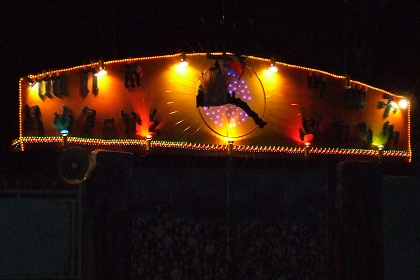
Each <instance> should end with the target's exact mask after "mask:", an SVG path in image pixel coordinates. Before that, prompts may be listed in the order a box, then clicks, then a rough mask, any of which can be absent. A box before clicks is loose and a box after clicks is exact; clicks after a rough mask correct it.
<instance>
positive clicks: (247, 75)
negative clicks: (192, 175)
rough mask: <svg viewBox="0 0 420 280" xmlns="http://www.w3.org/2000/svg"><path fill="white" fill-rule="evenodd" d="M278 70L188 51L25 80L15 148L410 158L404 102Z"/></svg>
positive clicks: (332, 79)
mask: <svg viewBox="0 0 420 280" xmlns="http://www.w3.org/2000/svg"><path fill="white" fill-rule="evenodd" d="M181 62H182V63H181ZM272 63H273V61H272V60H269V59H263V58H258V57H253V56H247V57H246V56H238V55H234V54H225V53H224V54H221V53H216V54H204V53H200V54H184V53H183V54H174V55H166V56H156V57H145V58H133V59H123V60H115V61H108V62H103V61H100V62H98V63H92V64H88V65H81V66H77V67H73V68H68V69H62V70H57V71H52V72H48V73H43V74H40V75H30V76H27V77H25V78H22V79H21V80H20V82H19V90H20V93H19V94H20V108H19V112H20V115H19V116H20V118H19V119H20V124H19V125H20V136H19V138H18V139H16V140H15V141H13V145H14V146H15V147H16V148H19V149H20V150H24V149H37V148H46V149H54V148H55V147H59V146H60V145H61V144H60V143H62V140H63V139H62V138H63V136H62V135H63V133H64V134H65V135H66V141H67V142H66V143H68V144H69V145H80V146H84V147H85V148H86V149H98V148H105V149H107V148H109V149H116V150H128V151H133V152H149V151H151V150H152V151H156V152H162V153H180V154H183V153H185V154H191V153H193V154H194V153H197V154H200V153H202V154H212V155H216V156H217V155H227V154H228V153H229V154H230V156H249V154H250V153H252V154H253V156H255V157H259V156H264V157H267V156H268V157H276V156H281V155H292V156H294V155H296V156H302V155H306V156H308V155H312V154H313V155H321V154H333V155H342V156H349V157H351V156H374V157H376V156H378V155H379V154H381V155H382V156H384V157H387V158H391V159H402V160H407V161H409V160H410V159H411V146H410V103H409V101H408V100H406V99H405V98H404V97H403V96H400V95H396V94H392V93H390V92H386V91H384V90H381V89H378V88H374V87H372V86H369V85H366V84H363V83H360V82H356V81H352V80H349V79H346V78H345V77H343V76H338V75H333V74H330V73H327V72H324V71H319V70H315V69H310V68H305V67H300V66H294V65H289V64H285V63H279V62H275V61H274V64H275V65H274V66H276V67H277V69H278V71H272V70H270V69H269V68H270V66H273V65H272ZM105 70H106V75H102V74H103V73H105Z"/></svg>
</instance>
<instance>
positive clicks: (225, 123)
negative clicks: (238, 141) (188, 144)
mask: <svg viewBox="0 0 420 280" xmlns="http://www.w3.org/2000/svg"><path fill="white" fill-rule="evenodd" d="M220 58H221V59H216V61H215V63H214V64H213V65H211V66H210V67H209V68H207V69H206V70H205V71H204V72H203V73H202V75H201V78H200V80H199V82H198V90H197V97H196V105H197V108H198V110H199V113H200V116H201V118H202V119H203V121H204V122H205V124H206V125H207V126H208V127H209V128H210V129H211V130H212V131H213V132H214V133H216V134H218V135H220V136H223V137H226V138H241V137H244V136H246V135H248V134H249V133H251V132H252V131H253V130H254V129H256V128H258V127H259V128H263V127H264V126H265V125H266V124H267V123H266V122H265V121H264V120H263V116H264V111H265V92H264V88H263V86H262V83H261V81H260V79H259V78H258V75H257V74H256V73H255V71H254V70H253V69H252V68H250V67H249V66H247V65H246V64H245V62H244V59H238V58H237V57H235V56H222V57H220Z"/></svg>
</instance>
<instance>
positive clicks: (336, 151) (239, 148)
mask: <svg viewBox="0 0 420 280" xmlns="http://www.w3.org/2000/svg"><path fill="white" fill-rule="evenodd" d="M66 142H67V143H71V144H76V145H93V146H146V147H148V150H149V149H150V148H151V147H152V146H153V147H157V148H166V149H187V150H197V151H214V152H220V151H231V152H239V153H240V152H256V153H288V154H301V153H311V154H330V155H364V156H377V155H378V153H382V154H383V155H384V156H394V157H410V153H409V152H406V151H398V150H387V151H385V150H384V151H383V150H382V148H383V147H382V148H381V147H379V148H378V150H364V149H343V148H320V147H310V146H305V147H279V146H245V145H233V141H229V142H228V144H227V145H218V144H197V143H187V142H174V141H156V140H153V141H152V139H151V138H146V139H144V140H143V139H108V140H104V139H92V138H79V137H68V138H66ZM19 143H20V144H48V143H63V137H59V136H53V137H38V136H28V137H21V138H20V139H18V140H16V141H15V142H14V143H12V144H14V145H17V144H19ZM229 146H230V147H229Z"/></svg>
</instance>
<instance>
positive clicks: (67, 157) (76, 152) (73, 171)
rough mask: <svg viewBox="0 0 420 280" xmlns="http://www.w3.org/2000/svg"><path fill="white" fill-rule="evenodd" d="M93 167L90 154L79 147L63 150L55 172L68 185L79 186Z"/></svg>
mask: <svg viewBox="0 0 420 280" xmlns="http://www.w3.org/2000/svg"><path fill="white" fill-rule="evenodd" d="M94 166H95V162H94V158H93V157H92V156H91V154H90V153H89V152H88V151H86V150H84V149H82V148H79V147H70V148H67V149H65V150H63V151H62V152H61V154H60V156H59V158H58V161H57V171H58V175H59V176H60V178H61V179H62V180H63V181H65V182H67V183H69V184H74V185H77V184H80V183H81V182H83V181H85V180H86V179H87V178H89V176H90V174H91V173H92V170H93V168H94Z"/></svg>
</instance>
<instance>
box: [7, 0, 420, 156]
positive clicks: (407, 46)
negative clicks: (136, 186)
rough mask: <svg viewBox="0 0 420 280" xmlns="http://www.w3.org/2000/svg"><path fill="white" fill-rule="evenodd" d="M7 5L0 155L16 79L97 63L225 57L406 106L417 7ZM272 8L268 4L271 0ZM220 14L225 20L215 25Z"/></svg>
mask: <svg viewBox="0 0 420 280" xmlns="http://www.w3.org/2000/svg"><path fill="white" fill-rule="evenodd" d="M179 2H181V1H114V3H113V2H112V1H80V2H79V1H74V2H73V1H63V2H61V1H60V2H59V1H6V2H3V3H2V5H1V7H0V23H1V25H0V28H1V31H0V36H1V37H0V42H1V43H0V44H1V45H0V48H1V49H0V57H1V76H0V77H1V79H0V80H1V87H0V94H1V98H0V102H1V103H0V104H1V107H0V108H1V110H0V120H1V126H0V137H1V138H0V139H1V147H2V150H1V151H2V154H4V153H5V152H6V151H8V150H9V146H10V142H11V141H12V140H13V139H15V138H17V137H18V134H19V133H18V93H19V90H18V81H19V78H20V77H22V76H25V75H28V74H40V73H42V72H43V71H49V70H55V69H63V68H67V67H73V66H77V65H82V64H85V63H90V62H94V61H98V60H99V59H104V60H105V61H107V60H113V59H123V58H129V57H133V58H134V57H144V56H153V55H165V54H174V53H177V52H178V51H179V50H180V49H182V50H184V51H186V52H187V53H190V52H215V51H224V50H225V51H227V52H233V53H240V54H245V55H253V56H260V57H264V58H270V57H272V56H275V57H276V59H277V61H281V62H285V63H290V64H295V65H300V66H306V67H312V68H315V69H320V70H325V71H328V72H331V73H334V74H340V75H344V74H346V73H348V74H350V76H351V78H352V79H354V80H357V81H360V82H364V83H367V84H369V85H372V86H376V87H379V88H382V89H384V90H387V91H391V92H392V93H396V94H401V95H404V96H407V97H409V98H410V99H411V100H412V108H413V112H414V113H413V119H412V124H413V137H414V142H416V139H417V138H419V137H418V135H419V133H417V132H416V131H419V129H418V128H417V126H419V125H417V126H416V124H417V123H418V122H419V121H418V120H419V117H418V115H419V114H418V113H417V111H418V110H417V107H418V106H417V101H416V99H417V98H418V97H419V96H420V82H419V70H420V67H419V66H420V55H419V47H420V36H419V34H420V32H419V27H420V10H419V5H418V3H417V2H416V1H403V2H401V1H388V0H382V1H367V2H362V1H351V0H348V1H344V0H341V1H339V0H334V1H332V0H331V1H294V0H286V1H247V0H245V1H229V0H224V1H209V0H206V1H204V0H201V1H182V3H179ZM273 2H275V3H273ZM223 17H224V21H223Z"/></svg>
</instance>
